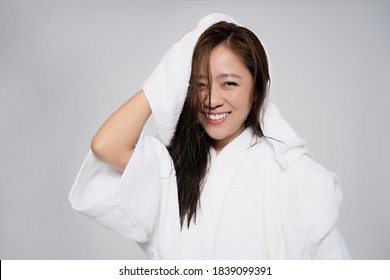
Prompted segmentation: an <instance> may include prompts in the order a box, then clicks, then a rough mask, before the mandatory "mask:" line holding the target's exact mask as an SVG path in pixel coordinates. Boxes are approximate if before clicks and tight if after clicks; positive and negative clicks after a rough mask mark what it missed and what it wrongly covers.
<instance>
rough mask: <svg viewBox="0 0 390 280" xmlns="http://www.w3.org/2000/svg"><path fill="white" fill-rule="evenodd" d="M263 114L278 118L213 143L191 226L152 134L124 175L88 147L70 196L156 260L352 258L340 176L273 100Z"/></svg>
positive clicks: (80, 208)
mask: <svg viewBox="0 0 390 280" xmlns="http://www.w3.org/2000/svg"><path fill="white" fill-rule="evenodd" d="M264 122H265V124H272V125H270V126H269V127H268V126H267V125H265V127H264V131H265V135H266V136H268V137H264V138H261V139H258V138H256V137H254V136H253V130H252V129H251V128H247V129H246V130H245V131H244V132H243V133H242V134H241V135H240V136H239V137H237V138H236V139H234V140H233V141H232V142H231V143H229V144H228V145H227V146H226V147H225V148H224V149H223V150H222V151H221V152H220V154H219V155H218V156H216V154H215V151H214V150H213V149H211V151H210V152H211V160H210V170H209V173H208V175H207V178H206V183H205V186H204V189H203V192H202V194H201V201H200V208H199V210H198V214H197V220H196V223H195V224H191V226H190V228H189V229H188V228H186V227H183V229H182V230H181V229H180V220H179V206H178V197H177V185H176V178H175V171H174V167H173V162H172V159H171V157H170V155H169V153H168V151H167V149H166V147H165V146H164V145H163V144H162V143H161V141H159V140H158V139H157V138H155V137H151V136H148V135H146V134H145V133H142V134H141V137H140V139H139V141H138V144H137V146H136V149H135V152H134V153H133V155H132V158H131V159H130V161H129V163H128V165H127V167H126V169H125V171H124V172H123V174H122V173H120V172H117V171H115V170H114V169H112V168H111V167H109V166H108V165H106V164H104V163H103V162H101V161H100V160H99V159H97V158H96V157H95V156H94V155H93V153H92V152H90V153H89V154H88V156H87V158H86V159H85V161H84V163H83V165H82V167H81V169H80V171H79V174H78V176H77V178H76V181H75V183H74V185H73V188H72V191H71V193H70V196H69V199H70V201H71V204H72V207H73V208H74V209H75V210H77V211H79V212H80V213H82V214H84V215H86V216H87V217H89V218H91V219H93V220H94V221H96V222H98V223H99V224H101V225H103V226H104V227H106V228H108V229H109V230H111V231H114V232H116V233H118V234H120V235H122V236H124V237H127V238H130V239H133V240H135V241H137V242H138V244H139V245H140V246H141V248H142V249H143V250H144V251H145V252H146V254H147V255H148V256H149V257H150V258H152V259H346V258H349V254H348V251H347V249H346V247H345V244H344V242H343V240H342V238H341V236H340V234H339V233H338V231H337V229H336V228H335V222H336V219H337V216H338V209H339V206H340V203H341V200H342V193H341V191H340V186H339V179H338V177H337V176H336V175H335V174H333V173H331V172H329V171H327V170H325V169H324V168H323V167H322V166H321V165H319V164H318V163H316V162H314V161H313V160H312V159H311V157H310V155H309V152H308V149H307V148H306V145H305V142H304V140H303V139H301V138H299V137H298V136H297V135H296V134H295V132H294V131H293V130H292V129H291V127H290V126H289V125H288V124H287V123H286V122H285V121H284V120H283V119H282V118H281V117H280V115H279V112H278V110H277V109H276V107H275V106H274V105H273V104H272V103H271V104H270V105H269V106H268V109H267V114H266V115H265V117H264ZM274 139H277V140H278V141H276V140H274Z"/></svg>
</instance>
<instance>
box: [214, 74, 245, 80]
mask: <svg viewBox="0 0 390 280" xmlns="http://www.w3.org/2000/svg"><path fill="white" fill-rule="evenodd" d="M230 77H233V78H238V79H242V77H241V76H240V75H237V74H234V73H222V74H219V75H218V76H217V79H222V78H230Z"/></svg>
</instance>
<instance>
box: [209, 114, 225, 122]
mask: <svg viewBox="0 0 390 280" xmlns="http://www.w3.org/2000/svg"><path fill="white" fill-rule="evenodd" d="M229 114H230V113H223V114H218V115H212V114H206V116H207V117H208V118H209V119H210V120H213V121H218V120H220V119H224V118H226V117H227V116H229Z"/></svg>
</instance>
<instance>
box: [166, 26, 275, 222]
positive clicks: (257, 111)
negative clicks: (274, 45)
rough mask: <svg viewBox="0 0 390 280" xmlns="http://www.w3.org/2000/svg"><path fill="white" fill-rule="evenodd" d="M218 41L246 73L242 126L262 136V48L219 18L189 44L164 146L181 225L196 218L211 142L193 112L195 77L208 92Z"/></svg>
mask: <svg viewBox="0 0 390 280" xmlns="http://www.w3.org/2000/svg"><path fill="white" fill-rule="evenodd" d="M220 45H223V46H225V47H227V48H228V49H229V50H231V51H232V52H233V53H235V54H236V55H237V56H238V57H239V59H240V60H241V62H242V63H243V64H244V65H245V66H246V68H247V69H248V70H249V72H250V73H251V75H252V78H253V86H252V90H253V97H254V101H253V106H252V108H251V110H250V113H249V115H248V117H247V119H246V120H245V127H252V128H253V131H254V134H255V135H256V136H258V137H263V136H264V134H263V131H262V128H261V126H260V120H261V113H262V111H263V110H262V108H263V106H264V103H265V100H266V98H267V95H268V89H269V83H270V77H269V71H268V59H267V55H266V52H265V50H264V47H263V46H262V44H261V42H260V40H259V39H258V38H257V36H256V35H255V34H254V33H253V32H252V31H250V30H249V29H247V28H245V27H241V26H238V25H236V24H233V23H228V22H224V21H221V22H219V23H216V24H214V25H212V26H210V27H209V28H208V29H207V30H206V31H205V32H204V33H203V34H202V35H201V36H200V38H199V40H198V42H197V44H196V46H195V49H194V52H193V56H192V70H191V79H190V83H189V87H188V94H187V98H186V100H185V103H184V106H183V110H182V112H181V114H180V118H179V121H178V124H177V126H176V130H175V134H174V136H173V138H172V140H171V143H170V145H169V147H168V151H169V153H170V155H171V157H172V160H173V163H174V167H175V172H176V181H177V186H178V199H179V212H180V225H181V228H182V227H183V225H184V224H185V223H186V224H187V227H190V224H191V221H193V222H194V223H196V213H197V209H198V206H200V195H201V192H202V188H203V185H204V182H205V178H206V176H207V172H208V166H209V159H210V152H209V151H210V145H212V139H211V138H210V137H209V136H208V135H207V133H206V132H205V130H204V128H203V127H202V125H201V123H200V121H199V117H198V114H199V112H200V111H202V107H203V104H204V103H202V102H200V101H199V98H198V92H199V88H198V81H197V77H199V76H200V75H201V74H205V75H206V77H207V88H208V89H207V92H208V93H210V92H211V73H210V55H211V52H212V51H213V50H214V49H215V48H216V47H217V46H220ZM206 98H209V104H210V94H208V96H207V97H206Z"/></svg>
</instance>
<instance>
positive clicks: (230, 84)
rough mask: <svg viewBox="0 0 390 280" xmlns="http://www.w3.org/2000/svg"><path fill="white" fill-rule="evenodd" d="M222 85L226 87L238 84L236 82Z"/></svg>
mask: <svg viewBox="0 0 390 280" xmlns="http://www.w3.org/2000/svg"><path fill="white" fill-rule="evenodd" d="M223 85H226V86H237V85H238V84H237V83H236V82H225V83H224V84H223Z"/></svg>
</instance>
